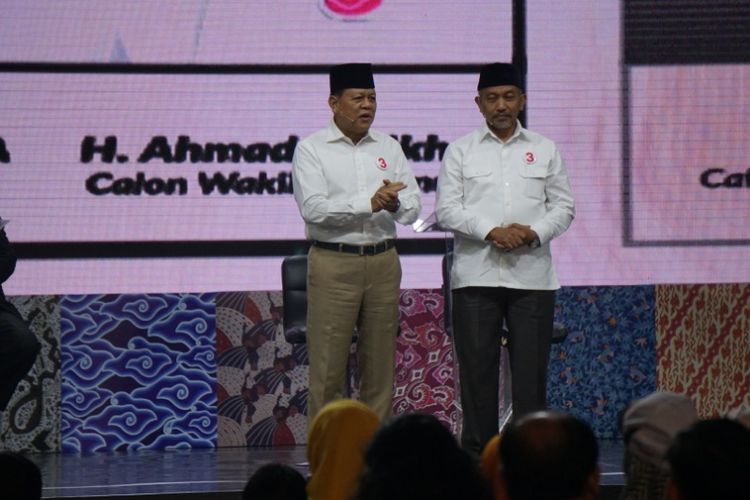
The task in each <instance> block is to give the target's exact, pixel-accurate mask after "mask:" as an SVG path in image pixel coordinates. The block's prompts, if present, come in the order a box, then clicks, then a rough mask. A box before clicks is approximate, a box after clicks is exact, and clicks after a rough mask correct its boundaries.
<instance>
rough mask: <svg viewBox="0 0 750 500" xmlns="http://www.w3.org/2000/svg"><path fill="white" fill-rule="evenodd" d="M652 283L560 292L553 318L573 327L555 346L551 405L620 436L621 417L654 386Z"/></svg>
mask: <svg viewBox="0 0 750 500" xmlns="http://www.w3.org/2000/svg"><path fill="white" fill-rule="evenodd" d="M654 300H655V299H654V287H652V286H632V287H570V288H563V289H561V290H559V291H558V292H557V302H556V303H557V306H556V307H557V310H556V314H555V319H556V320H557V321H559V322H561V323H562V324H564V325H565V326H566V327H567V328H568V331H569V334H568V337H567V338H566V339H565V341H564V342H563V343H561V344H557V345H553V348H552V352H551V359H550V365H549V379H548V384H547V402H548V405H549V406H550V407H551V408H555V409H559V410H563V411H568V412H570V413H572V414H574V415H576V416H578V417H581V418H583V419H584V420H586V421H587V422H589V424H591V426H592V428H593V429H594V432H595V433H596V434H597V436H598V437H599V438H603V439H612V438H616V437H619V435H620V433H619V429H618V417H619V414H620V412H621V411H622V410H623V409H624V408H625V407H626V406H627V405H628V404H629V403H630V402H631V401H632V400H633V399H637V398H640V397H643V396H645V395H647V394H649V393H651V392H653V391H654V390H655V388H656V373H655V342H656V340H655V326H654V306H655V303H654Z"/></svg>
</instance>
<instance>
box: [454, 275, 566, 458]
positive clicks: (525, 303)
mask: <svg viewBox="0 0 750 500" xmlns="http://www.w3.org/2000/svg"><path fill="white" fill-rule="evenodd" d="M554 309H555V292H554V290H517V289H512V288H503V287H466V288H458V289H456V290H453V332H454V333H453V335H454V344H455V347H456V357H457V360H458V366H459V378H460V383H461V406H462V409H463V430H462V433H461V445H462V446H463V448H464V449H466V450H467V451H469V452H471V453H475V454H479V453H481V451H482V448H483V447H484V445H485V444H486V443H487V441H489V440H490V439H491V438H492V437H493V436H494V435H495V434H497V432H498V419H499V415H498V407H499V401H498V392H499V388H498V385H499V384H498V380H499V375H500V349H501V347H500V336H501V331H502V327H503V323H505V326H506V327H507V329H508V332H509V334H510V339H509V340H510V342H509V351H510V352H509V354H510V370H511V374H512V377H513V381H512V400H513V415H514V418H518V417H519V416H521V415H524V414H526V413H530V412H533V411H538V410H543V409H545V407H546V396H547V364H548V363H549V351H550V345H551V342H552V324H553V320H554Z"/></svg>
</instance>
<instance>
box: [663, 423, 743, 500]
mask: <svg viewBox="0 0 750 500" xmlns="http://www.w3.org/2000/svg"><path fill="white" fill-rule="evenodd" d="M667 460H668V461H669V466H670V468H671V477H670V479H669V481H668V482H667V491H666V498H667V499H668V500H715V499H716V500H724V499H727V500H728V499H750V430H749V429H747V428H746V427H745V426H743V425H742V424H740V423H739V422H737V421H735V420H730V419H727V418H717V419H710V420H703V421H700V422H696V423H695V424H693V425H692V426H691V427H689V428H688V429H686V430H684V431H682V432H680V433H679V434H677V436H676V437H675V439H674V442H673V443H672V445H671V446H670V447H669V451H668V452H667Z"/></svg>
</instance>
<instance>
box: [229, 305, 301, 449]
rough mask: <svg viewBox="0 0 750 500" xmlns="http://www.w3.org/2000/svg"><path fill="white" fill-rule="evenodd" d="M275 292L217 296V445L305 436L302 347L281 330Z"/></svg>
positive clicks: (288, 441)
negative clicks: (290, 341) (290, 340)
mask: <svg viewBox="0 0 750 500" xmlns="http://www.w3.org/2000/svg"><path fill="white" fill-rule="evenodd" d="M281 301H282V299H281V293H280V292H231V293H220V294H218V295H217V297H216V325H217V334H216V354H217V365H218V385H217V391H218V419H219V439H218V443H219V446H283V445H292V444H302V443H305V442H306V440H307V434H306V433H307V416H306V414H307V380H308V378H307V372H308V366H309V363H308V361H307V349H306V348H305V345H304V344H294V345H293V344H290V343H288V342H287V341H286V339H285V338H284V334H283V329H282V324H281V318H282V315H283V309H282V303H281Z"/></svg>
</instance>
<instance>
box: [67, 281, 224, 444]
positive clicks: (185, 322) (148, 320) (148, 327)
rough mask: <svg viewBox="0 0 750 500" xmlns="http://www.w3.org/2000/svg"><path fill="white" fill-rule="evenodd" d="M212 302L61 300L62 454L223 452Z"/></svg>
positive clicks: (185, 297) (182, 297) (186, 298)
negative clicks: (218, 440)
mask: <svg viewBox="0 0 750 500" xmlns="http://www.w3.org/2000/svg"><path fill="white" fill-rule="evenodd" d="M214 295H215V294H197V295H191V294H159V295H86V296H65V297H63V298H62V299H61V302H60V309H61V317H62V321H61V341H62V376H63V384H62V423H61V434H62V441H63V451H67V452H92V451H104V450H108V451H110V450H134V449H146V448H149V449H173V448H191V447H214V446H216V393H215V383H216V365H215V358H214V354H215V347H214V346H215V312H214V304H213V300H214Z"/></svg>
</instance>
